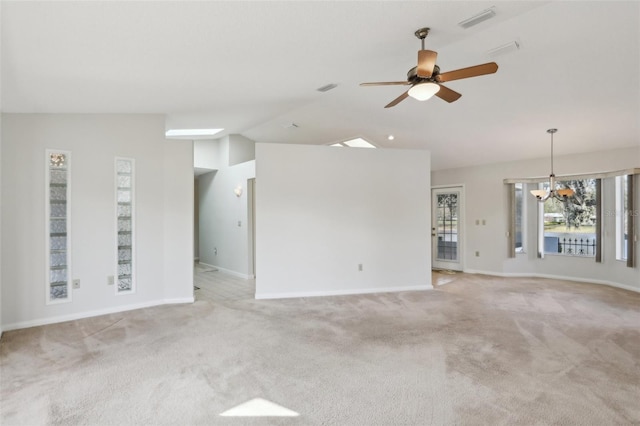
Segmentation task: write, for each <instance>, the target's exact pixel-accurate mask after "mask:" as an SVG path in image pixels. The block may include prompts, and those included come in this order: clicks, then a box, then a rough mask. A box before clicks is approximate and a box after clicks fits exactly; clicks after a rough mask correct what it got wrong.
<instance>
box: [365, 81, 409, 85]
mask: <svg viewBox="0 0 640 426" xmlns="http://www.w3.org/2000/svg"><path fill="white" fill-rule="evenodd" d="M409 84H411V83H409V82H408V81H376V82H373V83H360V86H407V85H409Z"/></svg>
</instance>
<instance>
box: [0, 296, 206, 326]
mask: <svg viewBox="0 0 640 426" xmlns="http://www.w3.org/2000/svg"><path fill="white" fill-rule="evenodd" d="M194 301H195V299H194V298H193V297H183V298H177V299H162V300H152V301H150V302H143V303H134V304H131V305H124V306H114V307H111V308H106V309H98V310H95V311H88V312H78V313H75V314H69V315H59V316H55V317H50V318H42V319H37V320H31V321H22V322H16V323H13V324H7V325H4V326H3V327H2V331H3V332H5V331H11V330H19V329H21V328H30V327H38V326H41V325H49V324H57V323H60V322H66V321H75V320H79V319H84V318H91V317H99V316H101V315H109V314H117V313H119V312H127V311H134V310H136V309H143V308H151V307H154V306H161V305H175V304H186V303H193V302H194Z"/></svg>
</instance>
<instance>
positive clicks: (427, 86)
mask: <svg viewBox="0 0 640 426" xmlns="http://www.w3.org/2000/svg"><path fill="white" fill-rule="evenodd" d="M439 90H440V85H439V84H436V83H432V82H430V81H428V82H426V83H420V84H416V85H414V86H413V87H412V88H411V89H409V92H408V94H409V96H411V97H412V98H413V99H417V100H419V101H426V100H427V99H431V97H432V96H433V95H435V94H436V93H438V91H439Z"/></svg>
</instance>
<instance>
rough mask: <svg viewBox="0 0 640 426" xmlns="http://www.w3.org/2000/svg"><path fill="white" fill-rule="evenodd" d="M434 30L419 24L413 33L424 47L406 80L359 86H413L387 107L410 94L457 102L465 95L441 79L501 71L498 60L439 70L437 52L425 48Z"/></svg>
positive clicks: (416, 97) (468, 76) (419, 97)
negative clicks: (427, 39) (455, 68)
mask: <svg viewBox="0 0 640 426" xmlns="http://www.w3.org/2000/svg"><path fill="white" fill-rule="evenodd" d="M429 31H431V30H430V29H429V28H420V29H418V30H416V32H415V33H414V34H415V36H416V37H417V38H418V39H420V42H421V47H422V48H421V49H420V50H419V51H418V65H416V66H415V67H413V68H411V69H410V70H409V72H407V81H381V82H373V83H360V86H411V87H410V88H409V89H408V90H406V91H405V92H404V93H402V94H401V95H400V96H398V97H397V98H396V99H394V100H393V101H391V102H389V103H388V104H387V105H386V106H385V108H391V107H393V106H396V105H397V104H399V103H400V102H402V101H403V100H405V99H406V98H408V97H412V98H414V99H416V100H419V101H426V100H427V99H430V98H432V97H433V96H434V95H435V96H437V97H439V98H440V99H442V100H443V101H446V102H449V103H451V102H455V101H457V100H458V99H460V97H461V96H462V95H461V94H460V93H458V92H456V91H455V90H451V89H449V88H448V87H446V86H444V85H443V84H442V83H444V82H447V81H453V80H461V79H463V78H470V77H477V76H480V75H486V74H493V73H495V72H496V71H498V64H496V63H495V62H488V63H486V64H481V65H475V66H472V67H467V68H461V69H458V70H454V71H448V72H445V73H441V72H440V67H439V66H438V65H436V59H437V58H438V52H434V51H433V50H426V49H425V48H424V39H425V38H426V37H427V35H428V34H429Z"/></svg>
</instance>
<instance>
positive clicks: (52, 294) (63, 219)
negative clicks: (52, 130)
mask: <svg viewBox="0 0 640 426" xmlns="http://www.w3.org/2000/svg"><path fill="white" fill-rule="evenodd" d="M45 177H46V181H45V188H46V190H45V206H46V222H45V223H46V238H47V244H46V248H45V250H46V271H47V276H46V292H45V294H46V303H47V304H51V303H60V302H69V301H71V291H70V289H71V272H70V271H71V265H70V263H71V262H70V255H69V248H70V247H69V244H70V236H69V210H70V209H69V201H70V194H71V192H70V180H71V153H70V152H68V151H61V150H52V149H49V150H46V152H45Z"/></svg>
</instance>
